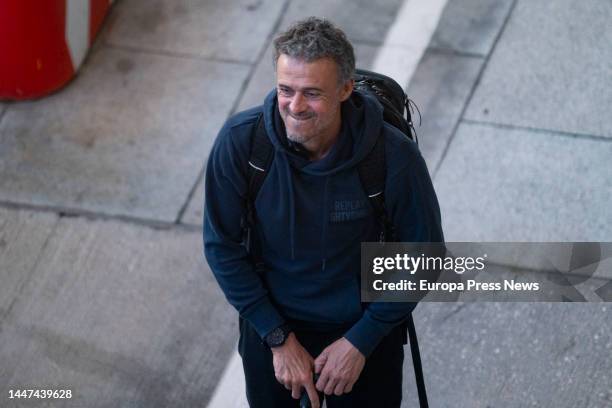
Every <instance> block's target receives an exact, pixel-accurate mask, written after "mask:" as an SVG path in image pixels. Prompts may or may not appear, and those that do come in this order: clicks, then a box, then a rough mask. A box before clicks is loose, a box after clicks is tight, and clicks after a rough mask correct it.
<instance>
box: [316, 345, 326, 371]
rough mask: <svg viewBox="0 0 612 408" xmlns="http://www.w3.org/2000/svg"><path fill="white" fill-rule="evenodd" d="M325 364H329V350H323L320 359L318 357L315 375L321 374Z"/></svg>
mask: <svg viewBox="0 0 612 408" xmlns="http://www.w3.org/2000/svg"><path fill="white" fill-rule="evenodd" d="M325 363H327V349H326V350H323V352H322V353H321V354H319V357H317V358H316V360H315V361H314V368H315V373H317V374H319V373H320V372H321V370H322V369H323V367H324V366H325Z"/></svg>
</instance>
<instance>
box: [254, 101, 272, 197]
mask: <svg viewBox="0 0 612 408" xmlns="http://www.w3.org/2000/svg"><path fill="white" fill-rule="evenodd" d="M273 153H274V146H272V142H270V139H268V135H267V134H266V127H265V123H264V119H263V113H262V114H261V115H260V116H259V118H258V119H257V125H256V126H255V134H254V135H253V136H252V137H251V148H250V154H249V190H248V195H249V201H251V202H254V201H255V197H257V193H259V189H260V188H261V186H262V184H263V182H264V180H265V178H266V176H267V174H268V170H269V168H270V164H271V163H272V157H273Z"/></svg>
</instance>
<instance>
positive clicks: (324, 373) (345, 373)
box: [314, 337, 365, 395]
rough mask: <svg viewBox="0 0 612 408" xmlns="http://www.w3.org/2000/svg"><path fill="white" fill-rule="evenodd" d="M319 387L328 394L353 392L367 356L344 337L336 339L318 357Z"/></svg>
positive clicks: (316, 369)
mask: <svg viewBox="0 0 612 408" xmlns="http://www.w3.org/2000/svg"><path fill="white" fill-rule="evenodd" d="M314 364H315V372H316V373H317V374H319V381H317V389H318V390H319V391H323V392H324V393H325V394H327V395H331V394H335V395H342V394H345V393H348V392H351V390H352V389H353V385H355V382H357V379H358V378H359V374H361V370H363V366H364V365H365V357H364V355H363V354H361V352H360V351H359V350H357V348H355V346H353V345H352V344H351V343H350V342H349V341H348V340H347V339H345V338H344V337H342V338H340V339H338V340H336V341H335V342H333V343H332V344H330V345H329V346H327V347H326V348H325V350H323V351H322V352H321V354H320V355H319V356H318V357H317V358H316V360H315V362H314Z"/></svg>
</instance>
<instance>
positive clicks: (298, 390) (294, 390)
mask: <svg viewBox="0 0 612 408" xmlns="http://www.w3.org/2000/svg"><path fill="white" fill-rule="evenodd" d="M301 395H302V384H300V383H299V382H297V381H296V382H294V383H293V384H292V385H291V397H292V398H293V399H300V396H301Z"/></svg>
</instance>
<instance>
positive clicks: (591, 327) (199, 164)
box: [0, 0, 612, 408]
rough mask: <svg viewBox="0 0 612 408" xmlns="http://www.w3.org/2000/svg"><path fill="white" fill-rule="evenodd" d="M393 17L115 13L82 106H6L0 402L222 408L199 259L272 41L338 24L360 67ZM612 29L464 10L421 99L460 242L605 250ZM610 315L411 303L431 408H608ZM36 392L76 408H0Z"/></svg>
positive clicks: (262, 4)
mask: <svg viewBox="0 0 612 408" xmlns="http://www.w3.org/2000/svg"><path fill="white" fill-rule="evenodd" d="M401 3H402V2H401V1H400V0H393V1H383V0H377V1H373V2H361V1H360V2H354V1H349V0H334V1H323V0H321V1H311V2H304V1H299V0H286V1H280V0H278V1H272V0H269V1H266V0H257V1H255V0H245V1H239V2H223V1H220V0H219V1H204V0H190V1H185V2H180V3H177V2H174V1H171V0H155V1H154V2H150V1H144V0H120V1H116V2H115V4H114V6H113V8H112V10H111V12H110V14H109V16H108V17H107V19H106V21H105V26H104V29H103V32H102V33H101V34H100V36H99V37H98V39H97V41H96V44H95V46H94V47H93V49H92V51H91V52H90V55H89V56H88V58H87V60H86V63H85V65H84V66H83V67H82V69H81V71H80V72H79V75H78V76H77V77H76V79H75V80H74V81H73V82H71V84H70V85H69V86H68V87H66V88H65V89H63V90H61V91H59V92H57V93H55V94H53V95H51V96H49V97H47V98H43V99H40V100H37V101H31V102H19V103H14V102H7V103H0V282H1V285H0V406H2V407H4V406H7V407H16V406H49V407H61V406H74V407H122V406H126V407H147V408H148V407H169V406H172V407H204V406H206V403H207V401H208V400H209V399H210V397H211V395H212V392H213V390H214V388H215V386H216V384H217V381H218V380H219V378H220V376H221V373H222V371H223V368H224V366H225V364H226V362H227V360H228V359H229V357H230V355H231V353H233V351H234V350H235V342H236V339H237V329H236V312H235V311H234V310H233V309H232V308H231V307H230V306H229V305H228V304H227V302H226V301H225V299H224V297H223V295H222V293H221V291H220V290H219V288H218V287H217V285H216V283H215V281H214V278H213V277H212V274H211V273H210V271H209V269H208V267H207V265H206V263H205V261H204V259H203V257H202V248H201V233H200V226H201V223H202V205H203V197H202V196H203V189H202V171H203V168H204V165H205V161H206V158H207V155H208V150H209V149H210V146H211V144H212V142H213V140H214V137H215V135H216V132H217V130H218V129H219V127H220V126H221V124H222V123H223V121H224V120H225V118H226V117H227V115H229V114H230V113H232V112H235V111H236V110H241V109H243V108H247V107H250V106H254V105H256V104H258V103H259V102H260V101H261V99H262V97H263V96H264V95H265V94H266V93H267V92H268V91H269V90H270V89H271V87H272V86H273V83H274V82H273V81H274V75H273V72H272V62H271V47H270V40H271V38H272V36H273V34H274V33H275V32H278V31H279V30H282V29H283V28H284V27H286V26H287V25H288V24H289V23H291V22H292V21H294V20H296V19H299V18H301V17H304V16H307V15H319V16H324V17H328V18H330V19H332V20H334V21H335V22H337V23H338V24H339V25H340V26H341V27H343V28H344V29H345V30H346V32H347V34H348V36H349V37H350V39H351V40H352V41H353V42H354V44H355V48H356V54H357V62H358V66H360V67H364V68H368V67H370V66H371V65H372V62H373V61H374V59H375V56H376V54H377V51H378V49H379V48H380V46H381V44H382V43H383V40H384V38H385V34H386V31H387V29H388V28H389V26H391V24H392V23H393V21H394V19H395V16H396V14H397V12H398V9H399V7H400V6H401ZM611 19H612V4H610V2H609V1H606V0H593V1H591V2H582V3H576V2H570V1H569V0H560V1H555V2H544V3H541V2H539V3H538V2H530V1H527V0H504V1H498V2H488V1H483V0H454V1H453V0H450V1H449V3H448V4H447V6H446V8H445V10H444V13H443V15H442V17H441V19H440V23H439V25H438V28H437V30H436V32H435V33H434V35H433V37H432V40H431V43H430V46H429V48H428V49H427V50H426V51H425V54H424V56H423V58H422V60H421V63H420V64H419V66H418V68H417V70H416V72H415V75H414V76H413V78H412V81H411V83H410V84H409V86H408V93H409V95H410V97H411V98H412V99H414V100H415V102H416V103H417V104H418V106H419V108H420V109H421V112H422V121H423V124H422V126H421V127H420V128H419V127H417V132H418V134H419V139H420V146H421V150H422V152H423V155H424V157H425V159H426V161H427V163H428V166H429V170H430V173H431V174H432V176H433V179H434V185H435V187H436V190H437V192H438V196H439V199H440V203H441V207H442V213H443V214H442V215H443V222H444V228H445V233H446V237H447V239H448V240H449V241H452V240H457V241H459V240H470V241H477V240H484V241H513V240H514V241H539V240H542V241H566V240H567V241H580V240H585V241H612V210H611V209H610V205H609V202H610V198H611V197H610V195H611V192H612V166H611V165H610V164H609V161H610V160H609V158H610V157H612V154H611V153H612V141H611V140H610V138H611V136H612V133H610V129H611V128H612V126H611V125H612V123H611V118H612V116H611V115H610V114H609V111H610V108H611V107H612V90H611V89H610V87H609V86H607V85H609V82H610V78H612V75H611V74H612V54H611V52H610V47H608V46H606V45H607V44H610V43H612V29H611V28H610V26H609V24H608V22H609V21H610V20H611ZM604 276H608V277H609V276H610V275H609V274H608V275H604ZM610 311H611V310H610V307H609V306H607V305H605V304H559V303H549V304H548V303H539V304H531V303H523V304H521V303H514V304H513V303H480V304H469V303H462V304H434V303H423V304H421V305H419V307H418V308H417V310H416V312H415V320H416V324H417V329H418V330H419V333H420V342H421V351H422V358H423V364H424V368H425V373H426V381H427V386H428V390H429V395H430V406H432V407H468V408H471V407H483V408H484V407H493V406H495V407H532V406H533V407H568V408H569V407H585V408H590V407H596V408H600V407H612V375H611V374H610V373H612V357H611V356H612V314H611V313H610ZM409 356H410V353H409V352H408V349H407V348H406V362H405V379H404V384H405V385H404V389H405V393H404V394H405V400H404V403H403V405H402V406H404V407H409V406H416V388H415V385H414V378H413V374H412V365H411V363H410V357H409ZM36 387H41V388H68V389H72V391H73V394H74V398H73V399H72V400H70V401H52V402H51V401H42V400H40V401H23V400H22V401H16V400H12V401H9V400H8V399H7V398H6V396H7V395H8V390H9V389H17V388H36Z"/></svg>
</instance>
